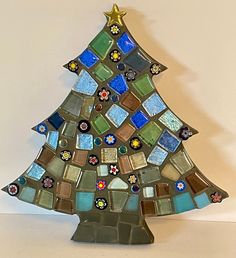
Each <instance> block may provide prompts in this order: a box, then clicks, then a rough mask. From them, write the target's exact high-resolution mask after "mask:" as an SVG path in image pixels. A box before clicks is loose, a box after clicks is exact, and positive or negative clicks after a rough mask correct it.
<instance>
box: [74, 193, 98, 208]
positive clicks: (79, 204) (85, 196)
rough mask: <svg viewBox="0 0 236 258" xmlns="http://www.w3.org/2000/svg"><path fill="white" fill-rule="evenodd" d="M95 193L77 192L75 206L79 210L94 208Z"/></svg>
mask: <svg viewBox="0 0 236 258" xmlns="http://www.w3.org/2000/svg"><path fill="white" fill-rule="evenodd" d="M93 202H94V193H90V192H77V193H76V197H75V208H76V210H77V211H90V210H91V209H92V208H93Z"/></svg>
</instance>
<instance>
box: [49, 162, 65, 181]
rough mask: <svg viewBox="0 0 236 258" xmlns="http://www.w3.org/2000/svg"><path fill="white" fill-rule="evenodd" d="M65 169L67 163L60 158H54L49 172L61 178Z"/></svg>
mask: <svg viewBox="0 0 236 258" xmlns="http://www.w3.org/2000/svg"><path fill="white" fill-rule="evenodd" d="M64 169H65V162H64V161H63V160H61V159H60V158H58V157H54V158H53V159H52V160H51V162H50V163H49V164H48V166H47V171H48V172H49V173H50V174H52V175H53V176H55V177H56V178H59V177H61V176H62V175H63V173H64Z"/></svg>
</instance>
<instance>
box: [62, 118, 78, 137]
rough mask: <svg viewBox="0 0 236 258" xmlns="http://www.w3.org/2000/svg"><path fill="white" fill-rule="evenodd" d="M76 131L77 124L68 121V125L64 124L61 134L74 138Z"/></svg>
mask: <svg viewBox="0 0 236 258" xmlns="http://www.w3.org/2000/svg"><path fill="white" fill-rule="evenodd" d="M76 130H77V123H76V122H74V121H70V122H69V123H65V125H64V127H63V130H62V134H63V135H64V136H65V137H69V138H73V137H74V136H75V133H76Z"/></svg>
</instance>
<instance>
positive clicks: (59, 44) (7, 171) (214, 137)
mask: <svg viewBox="0 0 236 258" xmlns="http://www.w3.org/2000/svg"><path fill="white" fill-rule="evenodd" d="M116 2H117V4H119V5H120V7H122V8H123V9H126V10H127V13H128V14H127V15H126V16H125V22H126V24H127V26H128V28H129V29H130V32H131V33H132V35H133V36H134V37H135V38H136V39H137V41H138V42H139V44H140V45H141V46H142V47H143V48H144V49H145V50H146V51H147V52H148V53H149V54H150V55H152V56H153V57H154V58H156V59H157V60H159V61H160V62H162V63H163V64H165V65H166V66H168V67H169V69H168V70H167V71H166V72H165V73H164V74H163V75H162V76H161V78H160V79H158V80H156V83H157V82H158V83H157V84H156V85H157V88H158V90H159V92H160V93H161V95H162V96H163V97H164V99H165V100H166V102H167V103H168V104H169V105H170V107H171V108H172V109H173V110H174V111H175V113H176V114H178V115H179V116H180V117H181V118H182V119H183V120H185V121H186V122H188V123H189V124H190V125H192V126H193V127H195V128H196V129H198V130H199V131H200V134H198V135H196V136H195V137H193V138H191V140H189V141H188V142H187V143H186V144H185V146H186V148H187V150H188V152H189V154H190V156H191V157H192V159H193V160H194V161H195V163H196V164H197V165H198V166H199V168H200V169H201V170H202V171H203V173H205V175H206V176H207V177H209V178H210V179H211V180H212V181H214V182H215V183H216V184H218V185H220V186H221V187H222V188H223V189H225V190H227V191H228V192H229V194H230V195H231V197H230V199H226V200H225V201H224V202H223V203H222V204H221V205H211V206H209V207H207V208H205V209H203V210H196V211H193V212H188V213H186V214H184V215H183V214H181V215H178V216H175V217H177V218H181V219H182V218H184V219H198V220H222V221H236V187H235V182H236V156H235V150H236V129H235V128H236V119H235V97H236V76H235V70H236V51H235V46H236V33H235V28H236V18H235V9H236V2H235V1H234V0H226V1H224V2H222V1H220V0H199V1H195V0H179V1H170V0H169V1H168V0H149V1H143V0H136V1H125V0H124V1H119V0H117V1H116ZM134 2H135V3H134ZM112 3H113V1H110V0H103V1H91V0H88V1H79V0H70V1H66V0H63V1H58V0H57V1H56V0H50V1H48V0H41V1H32V0H21V1H17V0H8V1H1V9H0V31H1V40H0V71H1V76H0V85H1V86H0V87H1V95H0V98H1V101H0V117H1V126H0V139H1V141H0V142H1V145H0V146H1V150H0V153H1V155H0V186H5V185H6V184H8V183H9V182H11V181H12V180H13V179H15V178H16V177H18V175H20V174H21V173H22V172H24V170H25V169H26V168H27V167H28V165H29V164H30V163H31V162H32V161H33V159H34V158H35V156H36V154H37V153H38V150H39V149H40V146H41V145H42V144H43V141H44V139H43V137H41V136H39V135H37V134H36V133H34V132H33V131H31V130H30V128H31V127H32V126H34V125H35V124H37V123H38V122H40V121H41V120H43V119H44V118H46V117H48V116H49V115H50V114H51V113H52V112H53V111H54V110H55V109H56V108H57V107H58V106H59V105H60V103H61V102H62V100H63V99H64V98H65V96H66V95H67V94H68V92H69V90H70V88H71V87H72V85H73V83H74V82H75V79H76V77H75V76H74V75H73V74H71V73H70V72H68V71H67V70H65V69H64V68H62V65H63V64H65V63H66V62H67V61H69V60H71V59H72V58H74V57H75V56H77V55H78V54H79V53H80V52H81V51H82V50H83V49H84V48H85V47H86V45H87V44H88V43H89V42H90V40H91V39H92V38H93V37H94V36H95V35H96V34H97V33H98V32H99V30H100V29H101V28H102V27H103V25H104V23H105V17H104V16H103V11H109V10H110V9H111V6H112ZM0 212H2V213H45V212H46V213H50V212H48V211H45V210H43V209H40V208H37V207H34V206H32V205H29V204H25V203H23V202H20V201H18V200H16V199H15V198H10V197H9V196H8V195H6V194H4V193H3V192H1V193H0Z"/></svg>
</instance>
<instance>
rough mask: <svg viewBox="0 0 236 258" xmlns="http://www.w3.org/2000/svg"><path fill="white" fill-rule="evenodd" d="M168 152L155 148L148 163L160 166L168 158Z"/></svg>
mask: <svg viewBox="0 0 236 258" xmlns="http://www.w3.org/2000/svg"><path fill="white" fill-rule="evenodd" d="M167 155H168V152H167V151H165V150H163V149H162V148H160V147H158V146H155V148H154V149H153V150H152V152H151V153H150V155H149V157H148V159H147V162H149V163H151V164H154V165H157V166H160V165H161V164H162V163H163V162H164V160H165V158H166V157H167Z"/></svg>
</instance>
